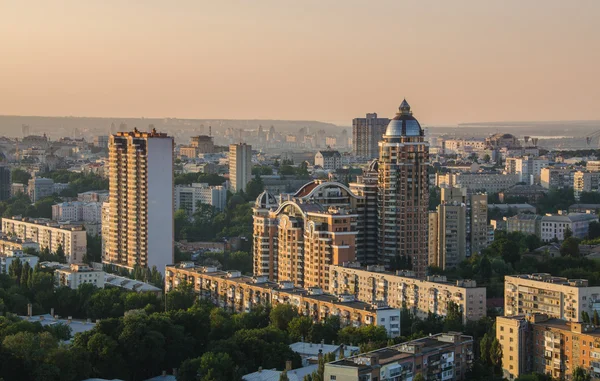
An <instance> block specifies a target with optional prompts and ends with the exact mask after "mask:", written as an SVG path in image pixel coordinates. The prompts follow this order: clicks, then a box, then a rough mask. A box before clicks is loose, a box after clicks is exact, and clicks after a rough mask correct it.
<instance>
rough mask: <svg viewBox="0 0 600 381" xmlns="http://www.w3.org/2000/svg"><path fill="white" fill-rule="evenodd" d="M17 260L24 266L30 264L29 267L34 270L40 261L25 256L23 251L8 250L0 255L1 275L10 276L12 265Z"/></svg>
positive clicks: (30, 256) (37, 258)
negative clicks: (9, 271) (9, 270)
mask: <svg viewBox="0 0 600 381" xmlns="http://www.w3.org/2000/svg"><path fill="white" fill-rule="evenodd" d="M16 260H19V261H20V262H21V264H22V265H24V264H25V263H29V267H31V268H34V267H35V265H37V263H38V261H39V257H38V256H36V255H30V254H25V253H23V252H22V251H21V250H8V251H6V252H4V253H2V254H0V274H8V269H9V268H10V265H11V264H12V263H13V262H14V261H16Z"/></svg>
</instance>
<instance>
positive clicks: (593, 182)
mask: <svg viewBox="0 0 600 381" xmlns="http://www.w3.org/2000/svg"><path fill="white" fill-rule="evenodd" d="M599 186H600V172H587V171H586V172H584V171H577V172H575V173H574V174H573V190H574V192H575V200H577V201H579V198H580V197H581V193H582V192H598V190H599Z"/></svg>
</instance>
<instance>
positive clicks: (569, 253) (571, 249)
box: [560, 237, 579, 258]
mask: <svg viewBox="0 0 600 381" xmlns="http://www.w3.org/2000/svg"><path fill="white" fill-rule="evenodd" d="M560 255H561V256H563V257H573V258H578V257H579V240H577V238H574V237H569V238H567V239H565V240H564V241H563V243H562V245H560Z"/></svg>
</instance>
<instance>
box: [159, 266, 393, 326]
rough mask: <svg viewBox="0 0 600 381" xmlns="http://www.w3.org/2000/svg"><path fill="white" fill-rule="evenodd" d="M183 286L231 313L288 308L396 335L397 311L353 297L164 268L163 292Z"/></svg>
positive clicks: (211, 271) (231, 274) (209, 271)
mask: <svg viewBox="0 0 600 381" xmlns="http://www.w3.org/2000/svg"><path fill="white" fill-rule="evenodd" d="M183 282H187V283H190V284H192V285H193V286H194V290H195V292H196V293H197V294H198V295H199V297H200V298H202V299H208V300H210V301H212V302H213V303H215V304H216V305H218V306H219V307H222V308H224V309H226V310H230V311H234V312H248V311H250V310H251V309H252V308H253V306H256V305H270V306H275V305H277V304H291V305H293V306H295V307H296V308H297V309H298V312H299V313H300V314H302V315H305V316H310V317H312V318H313V319H314V320H315V321H323V320H325V319H327V317H328V316H339V317H340V322H341V324H342V326H348V325H351V326H354V327H359V326H362V325H381V326H384V328H385V329H386V331H387V332H388V335H389V336H390V337H395V336H398V335H399V334H400V310H399V309H396V308H389V307H384V306H382V305H374V304H369V303H365V302H360V301H356V300H355V298H354V296H353V295H341V296H335V295H331V294H327V293H324V292H323V290H322V289H321V288H318V287H314V288H311V289H306V288H298V287H295V286H294V285H293V284H292V282H279V283H277V282H271V281H269V280H268V279H267V277H265V276H262V277H249V276H244V275H241V274H240V272H239V271H219V270H217V269H216V268H214V267H197V266H194V264H193V263H191V262H182V263H180V264H178V265H172V266H167V271H166V276H165V290H166V291H167V292H168V291H169V290H171V289H173V288H174V287H177V286H178V285H179V284H181V283H183Z"/></svg>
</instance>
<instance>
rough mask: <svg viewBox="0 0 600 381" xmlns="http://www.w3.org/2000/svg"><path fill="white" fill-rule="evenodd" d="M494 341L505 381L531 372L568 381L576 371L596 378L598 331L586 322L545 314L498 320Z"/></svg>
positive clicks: (599, 353) (599, 359)
mask: <svg viewBox="0 0 600 381" xmlns="http://www.w3.org/2000/svg"><path fill="white" fill-rule="evenodd" d="M496 338H497V339H498V341H499V342H500V345H501V347H502V370H503V376H504V378H506V379H508V380H513V379H516V378H517V377H519V376H521V375H523V374H528V373H532V372H535V373H541V374H547V375H550V376H551V377H552V379H556V380H565V379H566V380H569V379H571V377H572V374H573V371H574V370H575V369H576V368H582V369H583V370H584V371H585V372H586V373H588V374H589V375H591V376H592V379H598V378H600V329H599V327H596V326H594V325H592V324H590V323H581V322H569V321H565V320H561V319H554V318H550V317H548V315H545V314H528V315H519V316H511V317H498V318H497V319H496Z"/></svg>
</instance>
